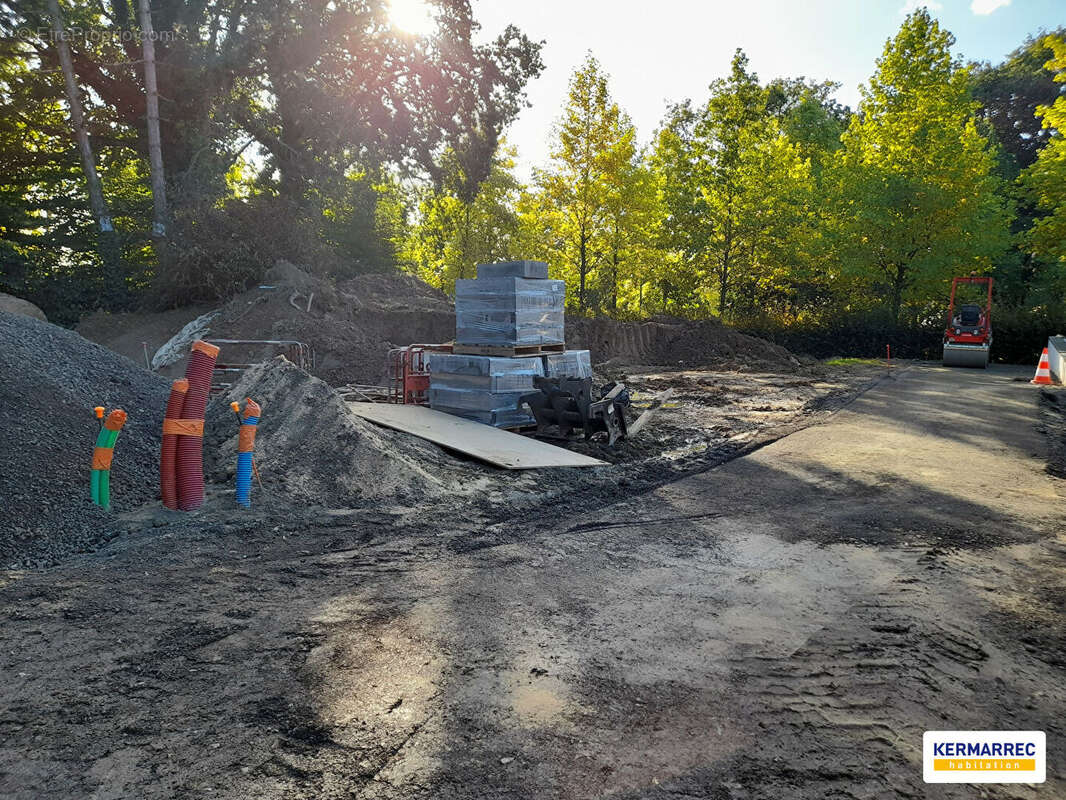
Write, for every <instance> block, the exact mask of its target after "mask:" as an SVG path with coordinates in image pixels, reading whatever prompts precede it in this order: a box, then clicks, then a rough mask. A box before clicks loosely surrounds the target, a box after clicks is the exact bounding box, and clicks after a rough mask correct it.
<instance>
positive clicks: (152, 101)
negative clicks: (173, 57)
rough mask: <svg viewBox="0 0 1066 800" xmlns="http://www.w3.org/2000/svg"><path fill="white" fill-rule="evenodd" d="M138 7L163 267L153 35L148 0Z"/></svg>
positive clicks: (155, 228)
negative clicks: (139, 10)
mask: <svg viewBox="0 0 1066 800" xmlns="http://www.w3.org/2000/svg"><path fill="white" fill-rule="evenodd" d="M140 5H141V40H142V41H141V46H142V48H143V51H144V89H145V109H146V111H147V131H148V163H149V166H150V168H151V173H152V212H153V213H152V243H153V244H154V245H155V255H156V260H157V261H158V262H159V263H160V265H162V264H163V262H164V252H165V249H166V241H167V223H166V220H167V183H166V178H165V175H164V173H163V145H162V142H161V141H160V138H159V88H158V86H157V85H156V80H155V32H154V31H153V30H152V8H151V5H150V0H140Z"/></svg>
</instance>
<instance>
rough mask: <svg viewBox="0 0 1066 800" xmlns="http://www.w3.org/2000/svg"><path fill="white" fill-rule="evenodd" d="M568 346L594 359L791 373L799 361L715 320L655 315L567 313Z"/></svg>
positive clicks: (596, 360) (594, 361) (769, 344)
mask: <svg viewBox="0 0 1066 800" xmlns="http://www.w3.org/2000/svg"><path fill="white" fill-rule="evenodd" d="M566 339H567V345H568V346H570V347H572V348H574V349H578V348H580V349H587V350H591V351H592V361H593V363H596V364H601V363H603V362H606V361H614V360H617V361H621V362H624V363H628V364H655V365H661V366H672V367H683V368H688V367H714V368H716V369H729V370H741V371H745V370H759V371H772V372H791V371H792V370H794V369H795V368H796V367H798V366H799V361H798V360H797V359H796V358H795V356H793V355H792V354H791V353H790V352H789V351H788V350H786V349H785V348H784V347H781V346H779V345H776V344H772V343H771V342H768V341H766V340H765V339H758V338H756V337H754V336H748V335H747V334H743V333H739V332H738V331H735V330H733V329H732V328H727V327H726V326H725V325H723V324H721V323H720V322H718V321H717V320H713V319H706V320H682V319H674V318H670V317H657V318H655V319H652V320H649V321H647V322H622V321H619V320H613V319H605V318H602V317H597V318H585V317H567V319H566Z"/></svg>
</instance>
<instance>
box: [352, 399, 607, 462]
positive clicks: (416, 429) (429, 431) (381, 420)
mask: <svg viewBox="0 0 1066 800" xmlns="http://www.w3.org/2000/svg"><path fill="white" fill-rule="evenodd" d="M348 407H349V408H350V409H351V410H352V411H353V412H354V413H356V414H358V415H359V416H360V417H362V418H363V419H365V420H368V421H370V422H376V423H377V424H378V425H384V426H385V427H386V428H393V429H394V430H398V431H403V432H404V433H410V434H411V435H413V436H418V437H420V438H422V439H427V440H428V441H431V442H433V443H434V444H439V445H440V446H441V447H447V448H449V449H451V450H457V451H459V452H460V453H465V454H466V455H468V456H473V457H474V458H478V459H481V460H482V461H487V462H488V463H490V464H494V465H496V466H498V467H503V468H504V469H539V468H543V467H598V466H606V462H605V461H600V460H599V459H596V458H590V457H589V456H583V455H581V454H580V453H572V452H570V451H569V450H564V449H563V448H561V447H555V446H554V445H550V444H546V443H545V442H539V441H537V440H536V439H530V438H527V437H525V436H519V435H518V434H517V433H511V432H509V431H503V430H500V429H499V428H493V427H492V426H491V425H482V424H481V423H480V422H472V421H471V420H468V419H463V418H462V417H456V416H452V415H451V414H445V413H444V412H442V411H434V410H433V409H431V408H427V407H426V406H407V405H393V404H390V403H348Z"/></svg>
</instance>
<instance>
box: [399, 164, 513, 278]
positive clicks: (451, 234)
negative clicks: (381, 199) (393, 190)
mask: <svg viewBox="0 0 1066 800" xmlns="http://www.w3.org/2000/svg"><path fill="white" fill-rule="evenodd" d="M445 163H450V164H451V168H452V172H451V175H450V177H446V179H445V180H444V182H443V184H442V185H441V186H440V187H433V186H429V187H426V188H425V189H424V190H423V191H422V193H421V194H422V197H421V201H420V203H419V207H418V213H417V220H416V224H415V225H414V226H413V228H412V230H411V233H410V236H409V238H408V240H407V242H406V245H405V248H404V253H403V258H404V260H405V261H407V262H408V263H409V264H410V265H411V267H412V269H413V270H414V271H415V273H416V274H418V275H419V277H421V278H422V279H423V280H425V281H426V282H427V283H430V284H432V285H433V286H437V287H439V288H441V289H443V290H445V291H446V292H448V293H452V292H454V290H455V281H456V279H459V278H473V277H475V274H476V273H475V268H476V266H477V264H483V263H491V262H494V261H506V260H511V259H512V258H514V259H518V258H522V257H524V256H521V255H520V254H519V253H517V252H516V250H515V241H516V237H517V235H518V215H517V211H516V210H515V207H516V205H517V202H518V193H519V190H520V188H521V187H520V184H519V182H518V179H517V178H515V176H514V173H513V171H512V170H513V169H514V151H513V150H505V151H504V152H503V153H502V154H500V155H498V156H496V157H495V158H494V159H493V162H492V170H491V172H490V173H489V175H488V177H487V178H486V179H485V180H483V181H482V182H481V183H480V185H479V186H478V190H477V194H476V195H475V196H474V198H473V199H472V200H471V201H469V202H467V201H466V200H465V199H464V194H463V191H464V190H463V184H464V178H463V173H462V167H461V165H460V163H459V162H458V160H457V159H454V158H451V157H448V158H446V159H445Z"/></svg>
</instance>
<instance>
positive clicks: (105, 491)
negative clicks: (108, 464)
mask: <svg viewBox="0 0 1066 800" xmlns="http://www.w3.org/2000/svg"><path fill="white" fill-rule="evenodd" d="M108 433H109V434H111V435H110V436H108V437H107V443H106V444H105V445H104V447H108V448H111V449H114V447H115V442H116V441H118V431H108ZM97 472H99V473H100V491H99V497H100V507H101V508H103V509H104V511H110V510H111V470H109V469H101V470H97Z"/></svg>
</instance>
